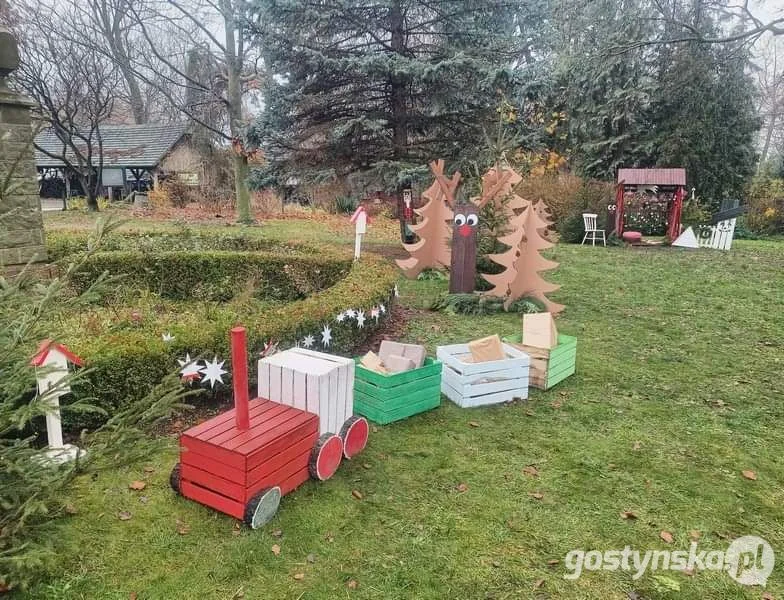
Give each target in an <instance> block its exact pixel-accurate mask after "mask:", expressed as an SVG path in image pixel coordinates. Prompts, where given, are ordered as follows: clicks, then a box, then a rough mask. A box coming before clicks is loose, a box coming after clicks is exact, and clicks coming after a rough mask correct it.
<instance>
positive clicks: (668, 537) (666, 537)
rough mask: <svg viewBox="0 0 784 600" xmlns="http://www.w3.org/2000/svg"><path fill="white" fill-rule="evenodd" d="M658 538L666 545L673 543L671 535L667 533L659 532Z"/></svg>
mask: <svg viewBox="0 0 784 600" xmlns="http://www.w3.org/2000/svg"><path fill="white" fill-rule="evenodd" d="M659 537H660V538H661V539H663V540H664V541H665V542H667V543H668V544H672V542H673V537H672V534H671V533H670V532H669V531H661V532H659Z"/></svg>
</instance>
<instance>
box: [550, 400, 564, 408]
mask: <svg viewBox="0 0 784 600" xmlns="http://www.w3.org/2000/svg"><path fill="white" fill-rule="evenodd" d="M550 406H552V407H553V408H554V409H556V410H558V409H559V408H561V407H562V406H563V402H561V401H560V400H553V401H552V402H550Z"/></svg>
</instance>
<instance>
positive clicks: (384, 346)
mask: <svg viewBox="0 0 784 600" xmlns="http://www.w3.org/2000/svg"><path fill="white" fill-rule="evenodd" d="M378 355H379V357H380V358H381V362H383V363H384V364H385V365H386V364H388V361H389V357H390V356H393V355H397V356H403V357H405V358H410V359H411V360H413V361H414V368H415V369H418V368H419V367H421V366H422V365H424V364H425V356H426V355H427V351H426V350H425V347H424V346H420V345H418V344H401V343H400V342H393V341H390V340H384V341H383V342H381V347H380V348H379V349H378Z"/></svg>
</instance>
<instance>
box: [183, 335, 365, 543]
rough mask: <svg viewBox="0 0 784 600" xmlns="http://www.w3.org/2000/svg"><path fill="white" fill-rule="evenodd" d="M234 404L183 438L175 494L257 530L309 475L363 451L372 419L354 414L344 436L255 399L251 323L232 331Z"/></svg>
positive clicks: (326, 472)
mask: <svg viewBox="0 0 784 600" xmlns="http://www.w3.org/2000/svg"><path fill="white" fill-rule="evenodd" d="M231 362H232V367H233V381H234V408H233V409H231V410H228V411H226V412H224V413H222V414H220V415H218V416H216V417H214V418H212V419H210V420H209V421H205V422H204V423H201V424H199V425H196V426H195V427H191V428H190V429H188V430H187V431H185V432H184V433H183V434H182V435H181V436H180V462H179V463H177V464H176V465H175V466H174V469H173V470H172V473H171V478H170V481H171V486H172V488H173V489H174V491H175V492H177V493H178V494H181V495H182V496H185V497H186V498H190V499H191V500H195V501H196V502H199V503H201V504H204V505H206V506H209V507H210V508H213V509H215V510H218V511H220V512H223V513H226V514H227V515H231V516H232V517H235V518H237V519H242V520H243V521H244V522H245V523H246V524H248V525H250V526H251V527H252V528H253V529H256V528H258V527H261V526H262V525H264V524H265V523H266V522H267V521H269V520H270V519H271V518H272V517H273V516H274V515H275V512H276V511H277V509H278V505H279V503H280V498H281V496H283V495H285V494H287V493H289V492H291V491H292V490H294V489H296V488H297V487H299V486H300V485H302V484H303V483H305V482H306V481H307V480H308V479H309V478H310V477H313V478H314V479H318V480H321V481H323V480H325V479H329V478H330V477H331V476H332V475H333V474H334V473H335V471H337V468H338V467H339V466H340V461H341V460H342V458H343V457H344V456H345V457H346V458H351V457H352V456H354V455H356V454H358V453H359V452H361V451H362V450H363V449H364V447H365V445H366V443H367V438H368V431H369V428H368V423H367V421H366V420H365V419H364V418H362V417H354V416H352V417H349V418H348V419H347V420H346V421H345V423H343V426H342V427H341V429H340V435H336V434H335V433H331V432H326V433H323V434H321V435H319V419H320V417H319V415H317V414H314V413H312V412H308V411H305V410H301V409H299V408H295V407H293V406H286V405H285V404H281V403H278V402H274V401H272V400H267V399H265V398H255V399H253V400H250V401H248V369H247V362H246V340H245V328H244V327H235V328H234V329H232V330H231Z"/></svg>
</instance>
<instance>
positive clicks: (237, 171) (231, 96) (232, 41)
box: [221, 1, 253, 223]
mask: <svg viewBox="0 0 784 600" xmlns="http://www.w3.org/2000/svg"><path fill="white" fill-rule="evenodd" d="M221 7H222V9H223V22H224V28H225V32H226V51H225V56H226V71H227V73H226V74H227V83H226V88H227V89H226V96H227V99H228V112H229V130H230V132H231V136H232V138H234V139H241V136H242V134H243V132H244V127H243V124H242V81H241V79H242V55H243V49H242V44H243V40H242V33H240V36H239V39H236V38H235V30H236V23H235V22H234V7H233V6H232V3H231V2H229V1H225V2H223V3H221ZM237 44H239V45H240V48H239V51H238V48H237ZM240 148H241V145H240ZM240 148H236V149H235V154H234V159H233V162H234V189H235V194H236V196H237V199H236V201H237V220H238V221H239V222H240V223H252V222H253V215H252V214H251V210H250V190H249V189H248V173H249V168H248V157H247V156H245V155H244V154H242V153H241V152H239V151H238V150H239V149H240Z"/></svg>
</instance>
